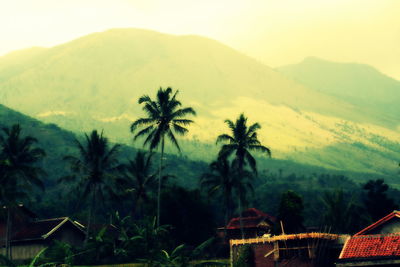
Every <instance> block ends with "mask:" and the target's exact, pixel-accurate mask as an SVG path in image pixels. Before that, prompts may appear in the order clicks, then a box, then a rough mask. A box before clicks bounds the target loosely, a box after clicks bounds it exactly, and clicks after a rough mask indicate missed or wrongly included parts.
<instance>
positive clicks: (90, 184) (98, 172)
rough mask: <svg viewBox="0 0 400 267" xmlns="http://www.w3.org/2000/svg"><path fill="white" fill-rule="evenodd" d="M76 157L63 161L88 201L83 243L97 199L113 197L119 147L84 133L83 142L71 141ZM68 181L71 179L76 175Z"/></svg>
mask: <svg viewBox="0 0 400 267" xmlns="http://www.w3.org/2000/svg"><path fill="white" fill-rule="evenodd" d="M75 142H76V146H77V148H78V150H79V156H78V157H76V156H66V157H64V159H65V160H66V161H68V162H69V163H70V167H71V170H72V172H74V174H77V175H78V176H79V178H80V179H79V183H78V188H81V189H82V190H83V193H82V195H83V198H84V199H88V198H90V199H89V201H90V204H89V214H88V222H87V228H86V240H85V243H87V241H88V239H89V234H90V226H91V220H92V216H93V214H95V205H96V203H98V201H99V200H104V198H105V195H109V196H114V195H115V193H114V191H113V188H114V182H115V173H116V172H117V170H119V169H120V165H119V164H118V160H117V158H116V156H117V153H118V149H119V147H120V146H119V145H118V144H116V145H113V146H112V147H111V148H110V145H109V142H108V139H107V138H106V137H104V136H103V133H101V134H100V135H99V134H98V132H97V131H96V130H93V131H92V133H91V134H90V135H87V134H85V143H81V142H79V141H78V140H75ZM68 178H72V179H75V178H76V176H75V175H73V176H70V177H68Z"/></svg>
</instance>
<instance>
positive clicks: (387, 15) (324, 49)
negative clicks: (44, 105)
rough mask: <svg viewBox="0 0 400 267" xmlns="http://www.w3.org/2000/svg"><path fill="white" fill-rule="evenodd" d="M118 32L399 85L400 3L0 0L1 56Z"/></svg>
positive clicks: (382, 0) (368, 0) (349, 0)
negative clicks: (342, 67)
mask: <svg viewBox="0 0 400 267" xmlns="http://www.w3.org/2000/svg"><path fill="white" fill-rule="evenodd" d="M116 27H119V28H120V27H124V28H126V27H135V28H146V29H152V30H156V31H161V32H165V33H173V34H197V35H203V36H207V37H210V38H213V39H216V40H219V41H221V42H223V43H225V44H227V45H229V46H231V47H234V48H236V49H238V50H240V51H242V52H244V53H245V54H248V55H250V56H252V57H255V58H257V59H259V60H260V61H262V62H264V63H266V64H267V65H269V66H272V67H276V66H280V65H285V64H290V63H296V62H299V61H301V60H302V59H303V58H304V57H307V56H317V57H321V58H325V59H329V60H334V61H344V62H359V63H367V64H370V65H373V66H375V67H376V68H378V69H379V70H381V71H382V72H384V73H386V74H388V75H390V76H392V77H395V78H397V79H399V80H400V0H0V34H1V37H2V38H1V42H0V55H2V54H5V53H7V52H10V51H12V50H16V49H22V48H26V47H31V46H46V47H49V46H54V45H56V44H60V43H63V42H66V41H69V40H72V39H74V38H77V37H79V36H82V35H86V34H88V33H92V32H95V31H103V30H107V29H110V28H116Z"/></svg>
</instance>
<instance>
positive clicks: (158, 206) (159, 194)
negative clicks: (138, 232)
mask: <svg viewBox="0 0 400 267" xmlns="http://www.w3.org/2000/svg"><path fill="white" fill-rule="evenodd" d="M163 157H164V137H162V139H161V154H160V166H159V169H158V192H157V227H159V226H160V210H161V207H160V204H161V178H162V177H161V170H162V162H163Z"/></svg>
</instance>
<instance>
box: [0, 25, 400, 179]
mask: <svg viewBox="0 0 400 267" xmlns="http://www.w3.org/2000/svg"><path fill="white" fill-rule="evenodd" d="M34 53H36V55H33V56H32V57H31V58H28V57H27V58H25V57H23V56H22V57H21V58H22V60H20V61H18V60H15V61H13V62H11V63H14V65H12V64H11V63H10V62H8V61H7V60H6V61H5V60H4V57H0V97H1V99H2V103H4V104H6V105H8V106H10V107H11V108H14V109H17V110H19V111H22V112H23V113H26V114H28V115H30V116H33V117H36V118H40V119H41V120H43V121H45V122H52V123H57V124H59V125H60V126H61V127H64V128H67V129H69V130H72V131H75V132H82V131H86V132H87V131H90V130H91V129H94V128H96V129H105V130H106V132H108V133H109V135H110V137H111V138H112V139H113V140H114V141H118V142H124V143H129V144H130V143H131V141H130V140H131V134H130V133H129V124H130V123H131V122H132V121H133V120H135V119H136V118H138V117H141V116H142V114H143V113H142V111H141V107H140V106H139V105H138V104H137V99H138V98H139V97H140V96H141V95H143V94H148V95H150V96H152V95H154V93H155V91H156V90H157V89H158V88H159V87H160V85H161V86H163V87H166V86H172V87H173V88H174V89H179V90H180V94H179V99H181V100H182V102H183V103H184V105H185V106H186V105H188V106H193V107H194V108H195V109H196V110H197V111H198V114H199V116H198V117H197V118H196V119H195V121H196V124H195V125H194V126H193V127H191V128H190V134H189V136H188V139H186V140H192V141H195V140H197V139H198V140H200V141H201V142H206V143H207V142H210V141H212V142H214V140H215V137H216V136H217V135H218V134H219V133H221V132H225V131H227V129H226V128H225V125H224V123H223V121H224V119H227V118H229V119H234V118H235V117H236V116H237V115H238V114H239V113H240V112H243V111H244V112H245V113H246V115H247V116H249V119H250V121H251V122H252V121H257V122H260V123H261V125H262V126H263V129H262V130H261V131H260V139H261V140H262V141H263V143H265V144H266V145H268V146H270V147H271V148H272V150H273V152H274V155H275V156H277V157H278V158H280V159H287V158H290V159H293V160H296V161H298V162H299V163H308V162H307V161H309V162H312V163H313V164H317V165H319V166H322V167H327V168H338V169H340V168H343V169H346V170H350V171H359V169H360V168H363V167H360V166H365V168H366V169H367V170H368V171H371V172H374V171H375V170H374V167H373V166H370V164H369V163H368V162H367V161H366V160H365V158H363V157H359V158H363V162H361V163H358V162H357V159H358V158H357V153H360V150H359V148H358V147H357V144H358V143H361V144H363V145H366V146H367V147H368V148H369V147H374V148H376V151H375V150H371V149H366V151H368V153H371V157H373V158H375V159H376V162H377V163H378V164H379V166H380V167H379V171H378V173H382V170H383V169H385V168H390V166H391V164H393V163H394V159H395V157H396V156H395V155H393V153H392V152H390V151H389V150H388V149H387V146H385V144H386V143H385V142H389V143H390V144H392V145H393V146H394V147H397V146H396V144H397V143H398V142H399V140H400V137H399V136H398V134H396V133H395V127H396V126H395V125H394V124H395V122H398V119H397V118H395V117H393V116H388V115H387V114H385V112H380V113H379V114H375V113H374V109H371V107H370V106H369V105H365V104H359V103H358V104H357V103H354V101H353V102H352V101H348V100H347V99H345V98H343V99H340V98H339V97H338V96H333V95H330V94H329V93H326V92H321V90H319V89H318V88H309V87H307V86H305V85H304V84H300V83H298V82H296V81H294V80H293V78H291V77H288V75H286V74H283V73H281V71H280V70H275V69H272V68H270V67H268V66H265V65H263V64H262V63H260V62H259V61H257V60H255V59H252V58H250V57H248V56H246V55H244V54H242V53H238V52H237V51H236V50H234V49H232V48H229V47H227V46H226V45H224V44H222V43H220V42H218V41H214V40H212V39H209V38H205V37H198V36H176V35H169V34H160V33H157V32H154V31H148V30H137V29H117V30H110V31H106V32H101V33H95V34H91V35H88V36H83V37H81V38H79V39H76V40H73V41H71V42H68V43H65V44H61V45H58V46H56V47H53V48H48V49H45V50H41V51H39V50H37V51H36V52H34ZM34 53H33V54H34ZM14 56H15V54H14ZM8 58H10V57H8ZM24 60H25V61H24ZM17 63H18V64H17ZM10 64H11V65H10ZM10 66H13V68H11V67H10ZM10 68H11V69H12V71H10ZM10 73H11V74H13V75H11V76H10ZM345 124H347V126H346V127H347V128H350V129H351V131H352V132H351V131H350V132H349V131H348V129H347V128H346V127H343V125H345ZM391 126H392V127H391ZM357 129H362V130H360V131H358V130H357ZM374 135H382V138H383V139H385V138H386V139H387V141H384V142H383V141H381V140H378V139H373V138H372V136H374ZM383 139H382V140H383ZM386 139H385V140H386ZM371 140H373V141H371ZM342 143H343V144H345V146H343V145H341V144H342ZM189 146H191V145H189ZM338 147H341V148H343V149H344V150H343V151H346V158H347V161H348V162H347V161H346V160H345V161H341V162H342V163H341V164H342V166H336V163H335V162H334V157H338V156H340V150H335V148H338ZM332 148H334V149H332ZM310 151H311V152H312V153H311V152H310ZM382 151H385V153H387V155H385V154H381V153H380V152H382ZM399 151H400V150H399ZM192 152H193V153H191V157H193V158H195V159H200V158H201V157H206V158H204V160H209V159H210V157H211V156H210V155H204V153H201V152H196V150H195V149H193V150H192ZM378 152H379V153H378ZM304 153H306V154H307V153H308V154H307V155H306V157H305V156H304V155H305V154H304ZM394 153H396V152H394ZM208 154H209V153H208ZM304 159H307V160H304ZM330 162H331V163H330ZM352 165H354V166H357V167H352ZM393 165H394V164H393ZM389 172H392V168H390V170H389Z"/></svg>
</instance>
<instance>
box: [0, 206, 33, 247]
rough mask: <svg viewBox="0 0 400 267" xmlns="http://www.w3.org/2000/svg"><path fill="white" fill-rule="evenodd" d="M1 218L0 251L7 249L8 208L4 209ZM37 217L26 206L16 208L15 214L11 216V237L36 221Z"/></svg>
mask: <svg viewBox="0 0 400 267" xmlns="http://www.w3.org/2000/svg"><path fill="white" fill-rule="evenodd" d="M1 211H2V212H1V216H0V249H1V248H3V247H5V244H6V231H7V224H6V220H7V218H6V214H7V207H5V206H4V207H3V208H2V210H1ZM36 219H37V216H36V214H35V213H33V212H32V211H31V210H29V209H27V208H26V207H25V206H24V205H22V204H19V205H18V206H17V207H16V208H14V212H12V214H11V222H12V227H11V236H13V235H14V234H15V233H16V232H17V231H19V230H20V229H22V228H23V227H25V226H26V225H27V224H28V223H29V222H31V221H33V220H36Z"/></svg>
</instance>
